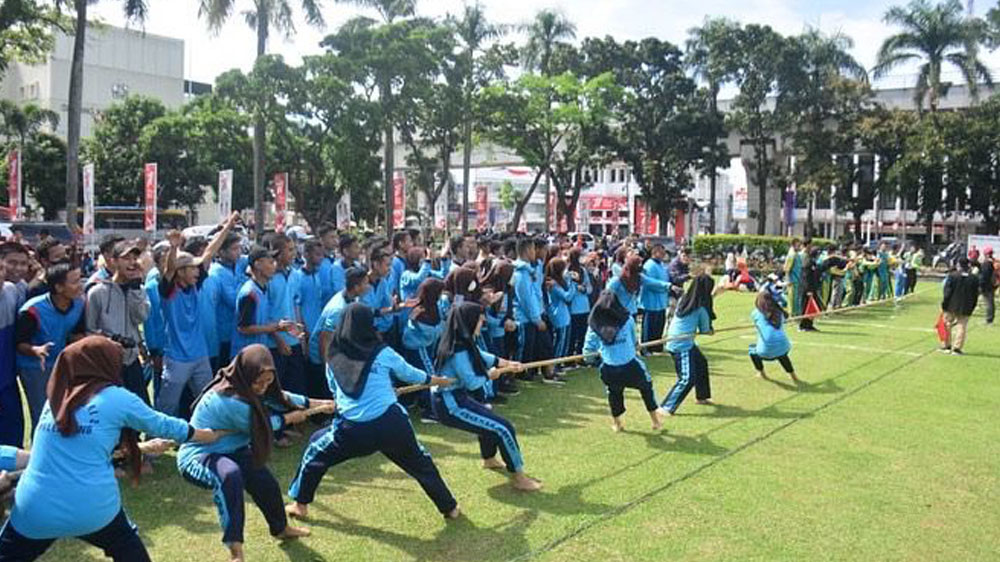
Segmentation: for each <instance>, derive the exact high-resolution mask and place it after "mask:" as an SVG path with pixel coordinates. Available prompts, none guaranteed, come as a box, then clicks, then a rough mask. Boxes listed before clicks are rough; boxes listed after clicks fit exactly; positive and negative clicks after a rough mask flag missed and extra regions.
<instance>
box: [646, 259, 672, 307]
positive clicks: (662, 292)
mask: <svg viewBox="0 0 1000 562" xmlns="http://www.w3.org/2000/svg"><path fill="white" fill-rule="evenodd" d="M642 270H643V275H642V284H641V286H640V288H639V303H640V305H641V307H642V309H643V310H646V311H651V312H658V311H663V310H666V309H667V305H668V304H669V302H670V273H669V272H668V271H667V268H665V267H663V263H662V262H660V261H659V260H656V259H649V260H646V264H645V265H644V266H643V267H642Z"/></svg>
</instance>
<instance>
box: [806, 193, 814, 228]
mask: <svg viewBox="0 0 1000 562" xmlns="http://www.w3.org/2000/svg"><path fill="white" fill-rule="evenodd" d="M815 206H816V194H815V193H813V194H812V195H810V196H809V203H808V205H806V237H808V238H812V237H813V236H815V234H816V233H815V232H813V207H815Z"/></svg>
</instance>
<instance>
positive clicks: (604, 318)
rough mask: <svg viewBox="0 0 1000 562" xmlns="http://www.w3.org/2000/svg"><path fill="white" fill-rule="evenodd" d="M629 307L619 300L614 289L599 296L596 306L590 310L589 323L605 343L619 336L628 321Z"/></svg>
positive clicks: (611, 341)
mask: <svg viewBox="0 0 1000 562" xmlns="http://www.w3.org/2000/svg"><path fill="white" fill-rule="evenodd" d="M628 318H629V313H628V309H626V308H625V307H624V306H622V303H620V302H618V297H616V296H615V294H614V292H613V291H604V292H602V293H601V296H599V297H597V302H596V303H594V308H592V309H591V310H590V318H589V319H588V320H587V324H588V325H590V329H591V330H593V331H594V332H595V333H596V334H597V335H598V336H599V337H600V338H601V341H603V342H604V343H607V344H610V343H613V342H614V341H615V338H617V337H618V332H619V331H621V329H622V326H624V325H625V323H626V322H628Z"/></svg>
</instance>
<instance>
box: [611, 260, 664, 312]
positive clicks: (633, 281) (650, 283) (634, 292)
mask: <svg viewBox="0 0 1000 562" xmlns="http://www.w3.org/2000/svg"><path fill="white" fill-rule="evenodd" d="M644 286H645V287H647V288H649V289H651V290H657V291H668V290H670V282H669V281H661V280H659V279H654V278H652V277H650V276H648V275H645V274H643V272H642V257H641V256H639V254H635V253H633V254H631V255H629V256H628V258H626V259H625V265H624V266H623V267H622V269H621V273H620V274H619V275H617V276H616V277H615V278H614V279H612V280H611V281H610V282H609V283H608V290H609V291H611V292H613V293H614V294H615V296H616V297H618V302H620V303H621V305H622V306H623V307H625V309H626V310H628V311H629V314H631V315H632V316H635V315H636V314H638V313H639V305H638V300H639V290H640V289H642V288H643V287H644Z"/></svg>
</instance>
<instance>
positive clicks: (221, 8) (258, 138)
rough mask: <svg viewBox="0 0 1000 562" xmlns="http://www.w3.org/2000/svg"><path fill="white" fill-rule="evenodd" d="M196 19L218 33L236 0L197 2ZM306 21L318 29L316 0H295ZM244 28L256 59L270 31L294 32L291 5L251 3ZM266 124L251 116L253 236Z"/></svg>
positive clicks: (264, 0)
mask: <svg viewBox="0 0 1000 562" xmlns="http://www.w3.org/2000/svg"><path fill="white" fill-rule="evenodd" d="M199 2H200V3H199V7H198V15H199V17H203V18H205V19H206V20H207V22H208V27H209V29H210V30H212V31H214V32H218V31H219V29H221V28H222V26H223V24H225V22H226V20H228V19H229V16H231V15H232V13H233V11H234V9H235V8H236V3H237V2H236V0H199ZM299 4H300V6H301V7H302V11H303V12H304V13H305V17H306V21H307V22H308V23H309V24H310V25H314V26H317V27H322V26H323V25H324V22H323V12H322V11H321V10H320V4H321V1H320V0H299ZM242 15H243V19H244V21H245V22H246V24H247V25H248V26H249V27H250V28H251V29H253V30H254V31H255V32H256V34H257V59H258V60H260V58H261V57H263V56H264V53H265V52H266V51H267V40H268V38H269V37H270V35H271V33H272V32H273V31H277V32H280V33H282V34H284V35H285V36H290V35H292V34H294V32H295V25H294V21H293V10H292V3H291V2H290V0H252V8H251V9H250V10H247V11H244V12H243V13H242ZM266 141H267V138H266V120H265V118H264V116H263V115H259V114H257V115H254V124H253V152H254V162H253V193H254V198H253V199H254V222H255V223H256V225H257V228H256V232H257V236H258V237H260V236H263V233H264V184H265V182H266V179H265V175H264V172H265V156H266V155H265V153H264V150H265V143H266Z"/></svg>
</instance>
